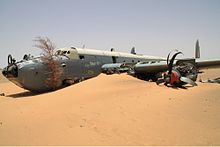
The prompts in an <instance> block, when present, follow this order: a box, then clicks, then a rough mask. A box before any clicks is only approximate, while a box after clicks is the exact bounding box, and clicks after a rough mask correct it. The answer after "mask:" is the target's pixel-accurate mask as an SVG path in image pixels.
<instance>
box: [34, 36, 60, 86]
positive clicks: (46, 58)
mask: <svg viewBox="0 0 220 147" xmlns="http://www.w3.org/2000/svg"><path fill="white" fill-rule="evenodd" d="M34 41H35V42H36V44H35V47H37V48H39V49H41V50H42V53H41V60H42V61H43V63H44V64H46V66H47V73H46V74H47V75H48V78H47V79H46V81H45V84H46V86H48V87H50V88H51V89H52V90H56V89H57V88H58V86H59V83H60V76H61V74H62V69H61V68H60V65H59V62H58V61H57V60H56V59H55V58H54V51H55V45H54V43H53V42H51V41H50V39H49V38H47V37H45V38H42V37H37V38H36V39H35V40H34Z"/></svg>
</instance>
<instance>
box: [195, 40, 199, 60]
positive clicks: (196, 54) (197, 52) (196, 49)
mask: <svg viewBox="0 0 220 147" xmlns="http://www.w3.org/2000/svg"><path fill="white" fill-rule="evenodd" d="M195 58H200V47H199V40H197V41H196V47H195Z"/></svg>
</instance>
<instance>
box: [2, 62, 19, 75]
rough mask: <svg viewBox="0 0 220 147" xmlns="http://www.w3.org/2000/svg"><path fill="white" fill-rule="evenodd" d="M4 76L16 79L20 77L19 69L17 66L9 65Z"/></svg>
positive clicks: (3, 72)
mask: <svg viewBox="0 0 220 147" xmlns="http://www.w3.org/2000/svg"><path fill="white" fill-rule="evenodd" d="M2 74H3V75H4V76H5V77H6V78H11V77H14V78H16V77H17V76H18V67H17V65H16V64H12V65H9V66H7V67H5V68H4V69H3V71H2Z"/></svg>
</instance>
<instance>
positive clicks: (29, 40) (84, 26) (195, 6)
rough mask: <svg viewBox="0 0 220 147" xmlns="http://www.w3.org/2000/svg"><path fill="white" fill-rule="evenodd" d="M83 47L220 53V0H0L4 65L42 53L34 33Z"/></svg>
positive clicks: (206, 54) (0, 49)
mask: <svg viewBox="0 0 220 147" xmlns="http://www.w3.org/2000/svg"><path fill="white" fill-rule="evenodd" d="M39 36H41V37H48V38H50V39H51V41H52V42H54V43H55V45H56V47H57V48H62V47H70V46H75V47H82V46H83V45H85V46H86V48H93V49H99V50H110V49H111V48H115V50H116V51H121V52H130V50H131V48H132V47H133V46H135V48H136V52H137V53H139V54H147V55H155V56H163V57H166V56H167V55H168V53H169V52H170V51H171V50H173V49H178V50H181V51H182V52H183V53H184V57H193V56H194V48H195V43H196V40H197V39H199V41H200V48H201V56H202V58H204V59H205V58H208V59H212V58H220V0H0V67H1V68H3V67H4V66H7V56H8V54H12V56H13V57H15V58H16V60H17V61H18V60H21V59H22V58H23V55H24V54H32V55H38V54H40V52H41V51H40V50H39V49H37V48H36V47H34V45H35V42H34V41H33V40H34V39H35V38H36V37H39Z"/></svg>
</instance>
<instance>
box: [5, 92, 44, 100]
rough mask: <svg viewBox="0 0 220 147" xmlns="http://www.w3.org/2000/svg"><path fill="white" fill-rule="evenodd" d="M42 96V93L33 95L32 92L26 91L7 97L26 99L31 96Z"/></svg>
mask: <svg viewBox="0 0 220 147" xmlns="http://www.w3.org/2000/svg"><path fill="white" fill-rule="evenodd" d="M40 94H42V93H33V92H30V91H25V92H20V93H15V94H10V95H7V96H6V97H12V98H25V97H30V96H35V95H40Z"/></svg>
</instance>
